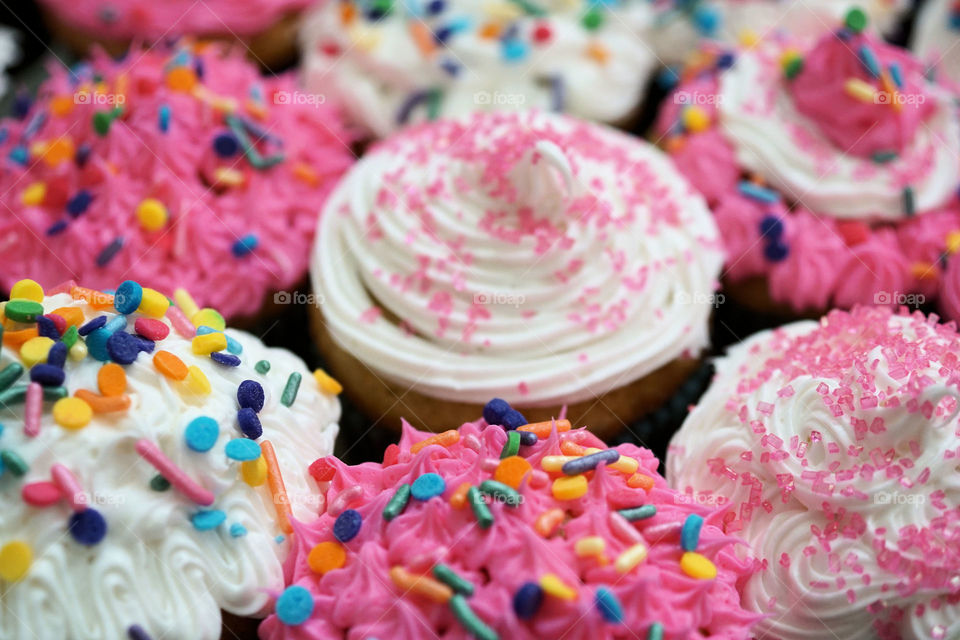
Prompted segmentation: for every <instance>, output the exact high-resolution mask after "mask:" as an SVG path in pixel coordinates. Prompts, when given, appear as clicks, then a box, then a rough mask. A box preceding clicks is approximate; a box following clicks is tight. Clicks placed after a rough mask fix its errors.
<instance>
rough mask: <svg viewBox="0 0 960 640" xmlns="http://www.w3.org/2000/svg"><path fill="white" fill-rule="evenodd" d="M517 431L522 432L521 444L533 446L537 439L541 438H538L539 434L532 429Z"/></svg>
mask: <svg viewBox="0 0 960 640" xmlns="http://www.w3.org/2000/svg"><path fill="white" fill-rule="evenodd" d="M517 433H519V434H520V446H523V447H532V446H533V445H535V444H537V441H538V440H539V438H537V434H535V433H533V432H532V431H520V430H519V429H518V430H517Z"/></svg>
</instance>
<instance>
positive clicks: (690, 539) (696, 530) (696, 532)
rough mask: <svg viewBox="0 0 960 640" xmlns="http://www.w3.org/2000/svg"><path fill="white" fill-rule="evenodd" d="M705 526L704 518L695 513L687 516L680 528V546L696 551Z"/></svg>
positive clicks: (686, 549)
mask: <svg viewBox="0 0 960 640" xmlns="http://www.w3.org/2000/svg"><path fill="white" fill-rule="evenodd" d="M628 519H629V518H628ZM702 527H703V518H702V517H700V516H698V515H697V514H695V513H691V514H690V515H688V516H687V519H686V520H684V521H683V527H682V528H681V529H680V548H682V549H683V550H684V551H696V550H697V546H698V545H699V544H700V529H701V528H702Z"/></svg>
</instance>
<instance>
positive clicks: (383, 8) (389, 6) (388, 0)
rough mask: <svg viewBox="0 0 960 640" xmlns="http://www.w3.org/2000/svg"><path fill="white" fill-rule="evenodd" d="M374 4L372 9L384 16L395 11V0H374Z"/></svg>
mask: <svg viewBox="0 0 960 640" xmlns="http://www.w3.org/2000/svg"><path fill="white" fill-rule="evenodd" d="M372 5H373V6H372V9H373V10H374V11H376V12H378V13H380V14H382V15H383V16H388V15H390V12H391V11H393V0H373V3H372Z"/></svg>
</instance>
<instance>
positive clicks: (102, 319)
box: [77, 316, 107, 336]
mask: <svg viewBox="0 0 960 640" xmlns="http://www.w3.org/2000/svg"><path fill="white" fill-rule="evenodd" d="M105 324H107V316H97V317H96V318H94V319H93V320H91V321H90V322H88V323H87V324H85V325H83V326H82V327H80V329H79V330H78V331H77V333H79V334H80V335H81V336H85V335H87V334H88V333H90V332H92V331H96V330H97V329H99V328H100V327H102V326H103V325H105Z"/></svg>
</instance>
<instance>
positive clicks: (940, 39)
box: [911, 0, 960, 84]
mask: <svg viewBox="0 0 960 640" xmlns="http://www.w3.org/2000/svg"><path fill="white" fill-rule="evenodd" d="M958 39H960V12H958V11H957V8H956V3H954V2H952V0H928V1H927V2H925V3H924V4H923V6H921V7H920V11H919V12H918V14H917V19H916V23H915V25H914V28H913V35H912V39H911V48H912V49H913V50H914V52H916V54H917V57H919V58H920V59H921V60H923V61H924V62H925V63H927V64H928V65H930V66H931V67H932V68H933V69H935V72H936V73H937V74H938V75H940V76H941V77H943V78H944V79H946V80H949V81H951V82H953V83H954V84H955V83H957V82H960V48H958V47H957V40H958Z"/></svg>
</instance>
